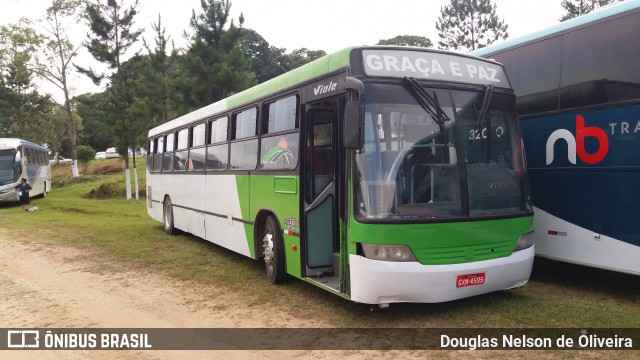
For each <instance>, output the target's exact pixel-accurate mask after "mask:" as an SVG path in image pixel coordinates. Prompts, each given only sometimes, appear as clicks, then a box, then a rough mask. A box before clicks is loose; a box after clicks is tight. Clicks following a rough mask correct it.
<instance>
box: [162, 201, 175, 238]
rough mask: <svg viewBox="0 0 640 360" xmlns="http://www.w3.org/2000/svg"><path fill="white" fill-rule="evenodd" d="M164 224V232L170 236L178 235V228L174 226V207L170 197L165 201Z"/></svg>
mask: <svg viewBox="0 0 640 360" xmlns="http://www.w3.org/2000/svg"><path fill="white" fill-rule="evenodd" d="M162 223H163V224H164V232H166V233H167V234H169V235H173V234H175V233H176V228H175V227H174V226H173V205H172V204H171V198H170V197H167V198H166V199H165V201H164V206H163V212H162Z"/></svg>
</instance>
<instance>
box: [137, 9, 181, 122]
mask: <svg viewBox="0 0 640 360" xmlns="http://www.w3.org/2000/svg"><path fill="white" fill-rule="evenodd" d="M151 28H152V29H153V30H154V31H155V32H156V37H155V44H156V46H155V48H153V49H151V47H150V46H149V45H148V44H147V42H146V41H145V40H144V39H143V40H142V41H143V43H144V47H145V48H146V49H147V52H148V55H147V57H146V59H145V66H144V68H143V72H142V76H141V78H140V80H141V81H140V86H139V88H138V91H137V92H138V93H139V95H141V96H139V97H140V98H141V99H139V103H140V102H142V104H140V105H142V106H143V107H145V108H147V110H148V114H147V116H148V117H151V119H150V120H151V125H152V126H153V125H157V124H158V123H164V122H167V121H168V120H169V112H170V111H171V101H172V99H173V98H174V91H173V87H174V86H173V78H172V72H175V71H176V69H175V68H176V64H177V60H178V55H179V54H178V50H176V49H175V47H174V46H173V42H172V50H171V51H170V52H169V53H167V52H168V50H169V49H168V45H169V40H170V39H171V37H170V36H167V35H166V30H165V29H164V28H163V27H162V18H161V16H160V14H158V22H157V23H154V24H152V25H151ZM173 115H175V114H173Z"/></svg>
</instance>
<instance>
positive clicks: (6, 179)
mask: <svg viewBox="0 0 640 360" xmlns="http://www.w3.org/2000/svg"><path fill="white" fill-rule="evenodd" d="M15 156H16V151H15V150H13V149H9V150H0V185H2V184H8V183H11V182H13V181H16V180H17V177H18V176H17V172H16V171H15V168H14V159H15Z"/></svg>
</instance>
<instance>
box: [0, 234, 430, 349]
mask: <svg viewBox="0 0 640 360" xmlns="http://www.w3.org/2000/svg"><path fill="white" fill-rule="evenodd" d="M0 307H1V309H2V311H1V312H0V328H12V329H14V328H17V329H25V328H86V327H89V328H243V327H244V328H256V327H258V328H262V327H268V328H281V327H287V328H292V327H304V328H314V327H331V325H330V324H325V323H318V322H313V321H304V322H303V321H301V320H299V319H296V318H293V317H291V316H290V315H288V314H286V313H284V312H283V311H279V310H278V309H271V310H270V311H269V312H265V311H264V309H261V308H260V307H259V306H255V305H251V304H248V303H247V302H246V301H245V300H244V299H243V298H242V297H241V296H240V295H239V294H229V293H224V292H223V291H222V290H220V289H215V288H205V289H203V287H202V285H198V286H193V284H189V283H184V282H178V281H176V280H172V279H169V278H166V277H163V276H162V275H160V274H157V273H141V271H140V270H137V271H136V270H134V269H126V268H123V267H122V265H116V264H113V263H109V261H108V260H106V259H102V258H96V257H93V256H91V255H90V254H87V253H86V252H83V251H81V250H78V249H76V248H71V247H45V246H44V245H38V244H25V243H22V242H18V241H15V240H10V239H8V236H6V235H3V233H2V231H0ZM416 355H418V354H416V353H408V352H395V351H394V352H382V351H365V352H354V351H301V350H296V351H193V350H189V351H155V350H145V351H138V350H126V351H122V350H117V351H115V350H108V351H104V350H101V351H96V350H93V351H91V350H77V351H71V350H47V351H44V350H42V351H16V350H9V351H0V358H7V359H9V358H10V359H62V358H64V359H86V358H95V359H98V358H99V359H132V358H135V359H211V358H223V359H283V358H297V359H307V358H337V357H340V358H348V359H367V358H399V357H400V358H415V357H416ZM423 355H424V354H423Z"/></svg>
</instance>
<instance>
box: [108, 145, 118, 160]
mask: <svg viewBox="0 0 640 360" xmlns="http://www.w3.org/2000/svg"><path fill="white" fill-rule="evenodd" d="M118 157H120V155H118V152H117V151H116V148H114V147H110V148H108V149H107V151H105V159H113V158H118Z"/></svg>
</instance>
